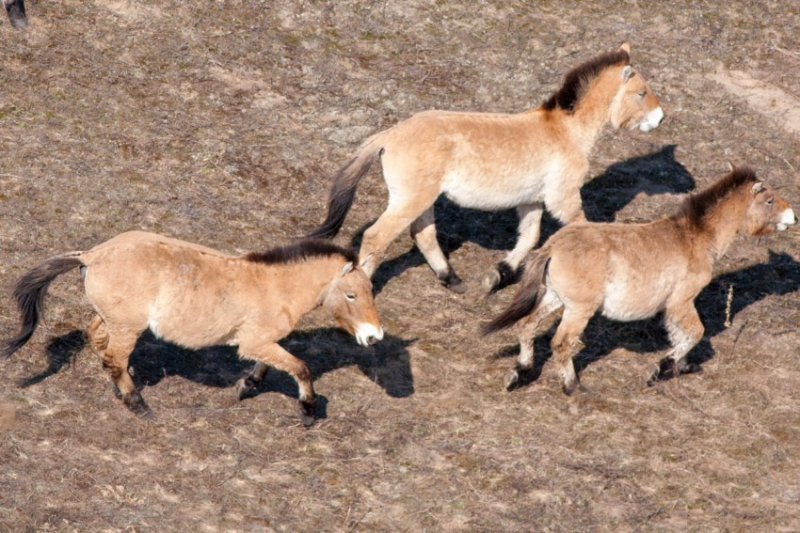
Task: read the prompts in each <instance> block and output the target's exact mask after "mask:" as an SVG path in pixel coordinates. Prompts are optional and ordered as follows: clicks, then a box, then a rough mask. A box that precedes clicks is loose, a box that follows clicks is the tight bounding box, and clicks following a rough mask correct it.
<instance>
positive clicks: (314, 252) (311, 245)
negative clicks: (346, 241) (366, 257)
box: [244, 239, 357, 265]
mask: <svg viewBox="0 0 800 533" xmlns="http://www.w3.org/2000/svg"><path fill="white" fill-rule="evenodd" d="M332 255H339V256H342V257H343V258H344V259H345V260H347V261H352V262H353V263H356V262H357V257H356V253H355V252H354V251H353V250H352V249H347V248H342V247H341V246H337V245H335V244H333V243H331V242H329V241H323V240H317V239H306V240H303V241H300V242H298V243H296V244H289V245H287V246H281V247H279V248H273V249H272V250H267V251H266V252H263V253H257V252H251V253H249V254H246V255H245V256H244V259H246V260H247V261H253V262H256V263H265V264H268V265H277V264H284V263H299V262H301V261H306V260H307V259H311V258H313V257H330V256H332Z"/></svg>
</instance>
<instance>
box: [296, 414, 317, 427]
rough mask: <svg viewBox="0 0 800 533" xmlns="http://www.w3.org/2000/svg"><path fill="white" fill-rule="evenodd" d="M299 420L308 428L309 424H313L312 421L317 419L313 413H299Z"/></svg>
mask: <svg viewBox="0 0 800 533" xmlns="http://www.w3.org/2000/svg"><path fill="white" fill-rule="evenodd" d="M300 420H301V421H302V422H303V425H304V426H305V427H307V428H310V427H311V426H313V425H314V422H316V421H317V419H316V417H315V416H314V415H306V414H301V415H300Z"/></svg>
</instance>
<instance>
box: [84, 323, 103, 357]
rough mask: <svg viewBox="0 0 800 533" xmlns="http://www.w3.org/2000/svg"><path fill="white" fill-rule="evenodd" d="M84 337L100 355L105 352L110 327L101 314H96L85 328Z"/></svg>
mask: <svg viewBox="0 0 800 533" xmlns="http://www.w3.org/2000/svg"><path fill="white" fill-rule="evenodd" d="M83 337H84V339H85V340H86V342H88V343H89V345H90V346H91V347H92V348H93V349H94V350H95V351H96V352H97V353H98V354H99V355H101V356H102V355H104V354H105V351H106V348H108V328H106V324H105V322H103V319H102V318H100V315H94V318H92V320H91V321H90V322H89V325H88V326H86V329H85V330H83Z"/></svg>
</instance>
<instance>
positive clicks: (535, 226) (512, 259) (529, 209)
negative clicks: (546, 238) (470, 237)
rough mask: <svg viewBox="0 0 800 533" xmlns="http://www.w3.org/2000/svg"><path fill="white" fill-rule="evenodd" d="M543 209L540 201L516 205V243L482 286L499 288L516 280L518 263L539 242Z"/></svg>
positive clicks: (487, 288) (490, 288)
mask: <svg viewBox="0 0 800 533" xmlns="http://www.w3.org/2000/svg"><path fill="white" fill-rule="evenodd" d="M543 209H544V206H543V204H542V203H541V202H537V203H535V204H525V205H521V206H519V207H517V215H518V216H519V229H518V232H519V236H518V238H517V243H516V244H515V245H514V249H513V250H511V251H510V252H508V253H507V254H506V257H505V258H504V259H503V260H502V261H500V262H499V263H497V268H496V269H495V270H493V271H491V272H490V273H489V274H487V275H486V277H485V278H484V280H483V286H484V288H485V289H486V290H487V291H489V292H492V291H497V290H500V289H502V288H503V287H506V286H507V285H510V284H511V283H513V282H514V281H515V280H516V278H517V273H518V272H519V265H520V264H521V263H522V261H523V260H524V259H525V256H526V255H528V252H530V251H531V250H532V249H533V247H534V246H536V243H537V242H539V235H540V233H541V225H542V212H543Z"/></svg>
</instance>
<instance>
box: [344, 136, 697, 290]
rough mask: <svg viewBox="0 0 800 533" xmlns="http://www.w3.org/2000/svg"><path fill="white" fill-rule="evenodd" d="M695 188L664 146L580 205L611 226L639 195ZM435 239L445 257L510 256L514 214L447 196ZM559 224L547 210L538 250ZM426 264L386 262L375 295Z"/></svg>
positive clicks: (587, 190) (616, 170)
mask: <svg viewBox="0 0 800 533" xmlns="http://www.w3.org/2000/svg"><path fill="white" fill-rule="evenodd" d="M694 187H695V181H694V179H693V178H692V176H691V174H689V172H688V171H687V170H686V168H685V167H684V166H683V165H681V164H680V163H679V162H678V161H677V160H676V159H675V145H668V146H664V147H663V148H661V149H660V150H658V151H656V152H652V153H650V154H647V155H644V156H640V157H633V158H630V159H627V160H625V161H621V162H619V163H614V164H613V165H611V166H609V167H608V168H607V169H606V170H605V172H603V173H602V174H600V175H599V176H597V177H595V178H594V179H592V180H591V181H590V182H588V183H587V184H586V185H584V186H583V188H582V189H581V199H582V203H583V209H584V211H585V213H586V217H587V218H588V219H589V220H591V221H593V222H611V221H613V220H614V216H615V215H616V213H617V212H619V211H620V210H621V209H623V208H624V207H625V206H626V205H628V204H629V203H630V202H631V200H633V198H635V197H636V195H638V194H639V193H642V192H644V193H645V194H647V195H650V196H653V195H657V194H667V193H672V194H675V193H685V192H689V191H691V190H692V189H694ZM434 216H435V220H436V236H437V239H438V240H439V245H440V246H441V248H442V251H443V252H444V253H445V255H447V256H449V255H450V253H452V252H454V251H456V250H458V249H459V248H461V246H462V245H463V244H464V243H465V242H473V243H475V244H477V245H478V246H480V247H482V248H486V249H489V250H511V249H512V248H513V247H514V245H515V244H516V242H517V225H518V218H517V214H516V211H515V210H513V209H507V210H502V211H480V210H477V209H467V208H463V207H459V206H458V205H456V204H455V203H454V202H452V201H451V200H449V199H448V198H447V197H445V196H440V197H439V199H438V200H437V201H436V203H435V204H434ZM373 223H374V220H373V221H372V222H369V223H367V224H365V225H364V226H362V227H361V228H359V230H358V231H357V232H356V233H355V235H354V236H353V239H352V243H351V244H352V246H353V247H354V248H356V249H358V248H359V247H360V246H361V240H362V238H363V234H364V231H365V230H366V229H367V228H368V227H369V226H371V225H372V224H373ZM560 227H561V224H560V223H559V222H558V221H557V220H556V219H555V218H553V217H552V216H550V214H549V213H548V212H547V211H546V210H545V213H544V216H543V217H542V229H541V235H540V238H539V243H538V244H537V246H541V245H542V244H543V243H544V242H545V241H546V240H547V239H548V238H549V237H550V236H551V235H552V234H553V233H555V232H556V231H558V229H559V228H560ZM424 264H425V258H424V257H423V256H422V254H421V253H420V251H419V250H418V249H417V247H416V246H414V247H412V248H411V249H410V250H409V251H407V252H405V253H403V254H401V255H399V256H397V257H395V258H392V259H389V260H388V261H384V262H383V263H382V264H381V265H380V267H379V268H378V270H377V271H376V272H375V275H374V276H373V283H374V287H375V293H376V294H377V293H379V292H380V291H381V290H382V289H383V287H384V286H385V285H386V283H387V282H388V281H389V280H391V279H392V278H394V277H396V276H399V275H400V274H402V273H403V272H405V271H406V270H408V269H410V268H414V267H417V266H420V265H424Z"/></svg>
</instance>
